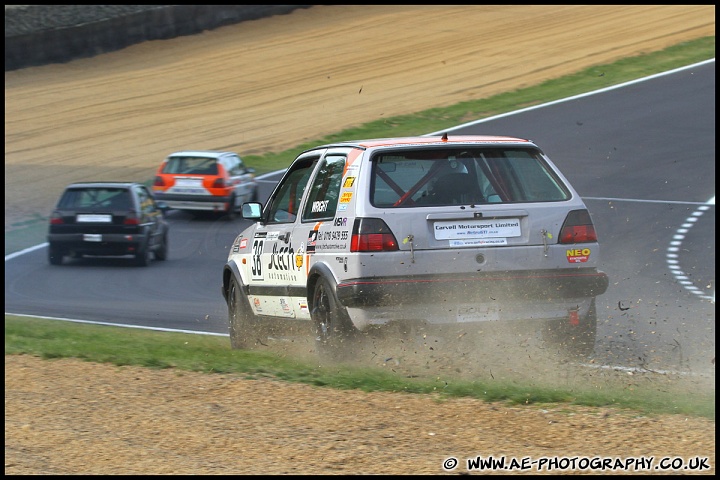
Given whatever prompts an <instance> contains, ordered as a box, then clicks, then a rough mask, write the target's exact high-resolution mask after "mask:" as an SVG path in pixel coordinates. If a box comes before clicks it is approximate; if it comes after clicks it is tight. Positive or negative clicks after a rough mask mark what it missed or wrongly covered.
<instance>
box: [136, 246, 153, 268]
mask: <svg viewBox="0 0 720 480" xmlns="http://www.w3.org/2000/svg"><path fill="white" fill-rule="evenodd" d="M151 255H152V253H151V252H150V248H149V246H148V244H147V243H146V244H145V245H140V246H139V247H138V251H137V253H136V254H135V265H137V266H138V267H147V266H148V265H150V256H151Z"/></svg>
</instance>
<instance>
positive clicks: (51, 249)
mask: <svg viewBox="0 0 720 480" xmlns="http://www.w3.org/2000/svg"><path fill="white" fill-rule="evenodd" d="M48 261H49V262H50V265H62V261H63V252H62V250H60V249H59V248H58V247H56V246H55V245H52V244H50V246H48Z"/></svg>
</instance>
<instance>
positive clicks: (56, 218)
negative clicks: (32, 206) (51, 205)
mask: <svg viewBox="0 0 720 480" xmlns="http://www.w3.org/2000/svg"><path fill="white" fill-rule="evenodd" d="M63 223H65V220H63V217H62V215H61V214H60V212H52V215H50V225H62V224H63Z"/></svg>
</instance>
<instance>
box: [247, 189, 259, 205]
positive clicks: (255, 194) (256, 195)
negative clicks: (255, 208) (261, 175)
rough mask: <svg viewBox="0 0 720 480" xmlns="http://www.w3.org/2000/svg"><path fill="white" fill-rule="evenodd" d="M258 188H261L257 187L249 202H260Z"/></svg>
mask: <svg viewBox="0 0 720 480" xmlns="http://www.w3.org/2000/svg"><path fill="white" fill-rule="evenodd" d="M258 190H259V189H258V187H255V189H254V190H253V192H252V194H251V195H250V200H248V201H249V202H259V201H260V200H259V199H260V194H259V193H258Z"/></svg>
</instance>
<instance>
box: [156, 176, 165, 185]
mask: <svg viewBox="0 0 720 480" xmlns="http://www.w3.org/2000/svg"><path fill="white" fill-rule="evenodd" d="M153 186H155V187H164V186H165V182H164V181H163V178H162V177H161V176H160V175H158V176H156V177H155V181H154V182H153Z"/></svg>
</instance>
